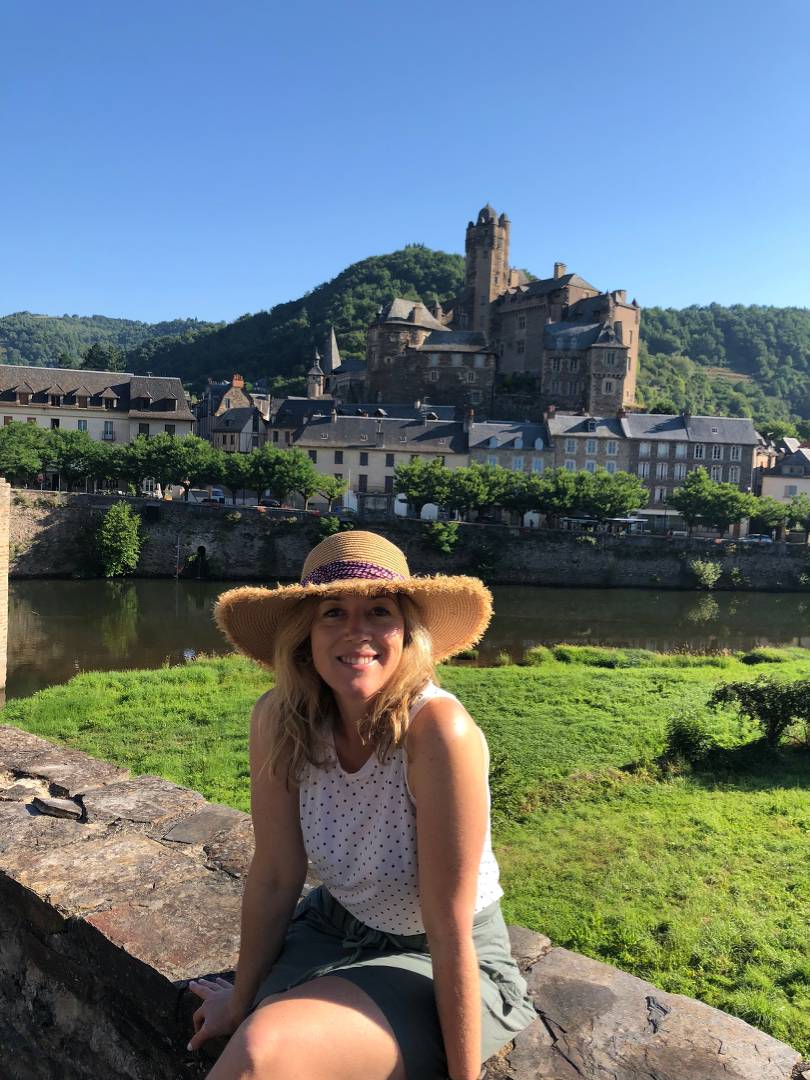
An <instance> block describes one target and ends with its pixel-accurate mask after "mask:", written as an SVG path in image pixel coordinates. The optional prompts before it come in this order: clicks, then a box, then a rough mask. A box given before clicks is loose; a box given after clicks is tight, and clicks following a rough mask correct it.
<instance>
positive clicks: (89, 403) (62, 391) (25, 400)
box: [0, 364, 194, 443]
mask: <svg viewBox="0 0 810 1080" xmlns="http://www.w3.org/2000/svg"><path fill="white" fill-rule="evenodd" d="M0 406H1V407H2V416H3V425H4V426H5V425H8V424H10V423H12V422H13V421H15V420H17V421H22V422H23V423H28V424H36V425H37V426H38V427H44V428H48V429H50V430H63V431H86V432H87V433H88V435H89V436H90V437H91V438H92V439H95V440H97V441H99V442H119V443H129V442H132V440H133V439H135V438H137V437H138V436H139V435H144V436H146V437H149V436H150V435H158V434H167V435H178V436H180V435H189V434H191V432H192V431H193V428H194V415H193V413H192V412H191V409H190V407H189V404H188V401H187V399H186V394H185V391H184V390H183V384H182V383H181V382H180V380H179V379H175V378H164V377H160V376H154V375H133V374H132V373H131V372H120V371H86V370H84V369H83V368H79V369H73V368H47V367H22V366H17V365H11V364H8V365H6V364H3V365H2V366H0Z"/></svg>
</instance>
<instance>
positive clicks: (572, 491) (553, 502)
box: [537, 469, 577, 522]
mask: <svg viewBox="0 0 810 1080" xmlns="http://www.w3.org/2000/svg"><path fill="white" fill-rule="evenodd" d="M575 476H576V474H575V473H573V472H570V471H569V470H568V469H549V470H548V471H547V472H544V473H543V475H542V476H541V477H540V482H539V484H538V485H537V509H538V510H539V511H540V513H541V514H546V515H547V516H548V517H549V518H551V520H552V522H556V521H557V519H558V518H560V517H562V516H563V515H564V514H570V512H571V511H572V510H573V509H574V506H575V505H576V495H577V492H576V481H575Z"/></svg>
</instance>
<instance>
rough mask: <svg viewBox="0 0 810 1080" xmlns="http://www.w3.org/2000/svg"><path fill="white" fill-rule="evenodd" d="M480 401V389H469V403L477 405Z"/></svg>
mask: <svg viewBox="0 0 810 1080" xmlns="http://www.w3.org/2000/svg"><path fill="white" fill-rule="evenodd" d="M480 402H481V391H480V390H471V391H470V404H471V405H479V404H480Z"/></svg>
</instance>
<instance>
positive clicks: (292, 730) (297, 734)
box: [261, 587, 436, 783]
mask: <svg viewBox="0 0 810 1080" xmlns="http://www.w3.org/2000/svg"><path fill="white" fill-rule="evenodd" d="M379 595H381V596H383V595H388V596H391V597H392V598H393V599H395V600H396V601H397V603H398V604H399V607H400V610H401V612H402V615H403V618H404V622H405V633H404V643H403V648H402V657H401V659H400V662H399V664H398V666H397V669H396V671H395V672H394V674H393V675H392V676H391V678H390V679H389V680H388V682H387V683H386V684H385V685H384V686H383V687H382V689H381V690H380V691H379V692H378V693H377V694H376V695H375V696H374V698H373V700H372V702H371V704H370V707H369V710H368V712H367V713H366V715H365V716H364V717H363V719H362V721H361V723H360V725H359V732H360V735H361V737H362V739H363V741H364V742H365V743H370V744H371V745H372V746H373V748H374V752H375V753H376V755H377V757H378V759H379V761H380V762H383V761H384V760H385V758H386V756H387V755H388V753H389V752H390V751H391V748H392V747H395V746H400V745H401V743H402V740H403V739H404V737H405V733H406V731H407V729H408V710H409V707H410V704H411V701H412V700H413V698H414V697H415V696H416V694H417V693H418V692H419V691H420V690H421V689H422V687H423V686H424V685H425V683H426V682H427V681H428V680H430V679H435V677H436V675H435V668H434V662H433V643H432V641H431V638H430V634H429V633H428V631H427V629H426V628H425V626H424V624H423V623H422V620H421V616H420V613H419V609H418V607H417V606H416V604H415V603H414V602H413V600H411V598H410V597H409V596H406V595H404V594H403V593H397V592H394V591H390V592H386V590H385V588H384V587H383V588H381V589H380V592H379ZM320 599H321V598H320V597H307V598H305V599H303V600H299V601H298V602H297V603H296V604H295V606H294V607H292V608H291V610H290V612H289V614H287V615H286V617H285V618H284V619H283V620H282V622H281V624H280V625H279V627H278V630H277V632H276V638H275V642H274V646H273V668H274V670H275V675H276V683H275V690H274V691H273V693H272V694H270V696H269V699H268V701H267V704H266V706H265V709H264V712H263V714H262V718H261V722H262V724H263V725H265V733H266V734H267V735H268V736H269V743H270V753H269V756H268V759H267V762H266V767H267V768H269V769H270V771H271V772H274V773H279V772H282V771H283V772H285V773H286V779H287V782H288V783H289V782H290V781H291V780H292V781H293V782H295V783H298V782H300V780H301V778H302V775H303V772H304V769H305V768H306V765H307V764H310V765H314V766H315V767H316V768H322V769H323V768H329V767H330V765H331V764H332V762H333V760H334V755H333V750H332V742H331V738H330V733H331V731H332V727H333V724H334V721H335V720H336V719H337V717H338V709H337V702H336V701H335V697H334V694H333V693H332V690H331V687H329V686H327V684H326V683H325V682H324V681H323V679H322V678H321V677H320V675H319V674H318V672H317V671H316V670H315V665H314V664H313V661H312V650H311V648H310V640H309V635H310V630H311V628H312V623H313V620H314V618H315V611H316V608H317V606H318V604H319V602H320Z"/></svg>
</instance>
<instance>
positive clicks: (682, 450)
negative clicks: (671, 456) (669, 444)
mask: <svg viewBox="0 0 810 1080" xmlns="http://www.w3.org/2000/svg"><path fill="white" fill-rule="evenodd" d="M688 445H689V444H688V443H685V442H678V443H675V457H676V458H685V457H686V448H687V446H688Z"/></svg>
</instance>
